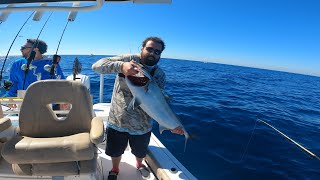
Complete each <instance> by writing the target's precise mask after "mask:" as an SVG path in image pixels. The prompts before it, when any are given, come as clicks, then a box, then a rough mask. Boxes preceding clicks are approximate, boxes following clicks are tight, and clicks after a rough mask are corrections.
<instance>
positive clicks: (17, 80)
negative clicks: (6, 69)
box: [6, 39, 65, 97]
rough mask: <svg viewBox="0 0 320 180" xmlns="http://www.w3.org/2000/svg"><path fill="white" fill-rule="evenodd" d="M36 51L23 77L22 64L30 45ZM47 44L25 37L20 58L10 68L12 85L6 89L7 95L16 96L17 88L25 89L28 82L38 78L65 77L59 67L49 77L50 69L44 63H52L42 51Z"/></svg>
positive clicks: (45, 49)
mask: <svg viewBox="0 0 320 180" xmlns="http://www.w3.org/2000/svg"><path fill="white" fill-rule="evenodd" d="M33 46H35V48H34V49H33V50H34V51H35V53H36V55H35V58H34V60H33V61H32V63H31V64H30V66H29V72H28V74H27V75H26V77H25V71H24V70H23V66H26V64H27V58H28V57H29V54H30V52H31V50H32V47H33ZM47 48H48V45H47V44H46V43H45V42H44V41H42V40H36V39H27V42H26V43H25V45H23V46H21V49H20V51H21V53H22V57H23V58H21V59H18V60H16V61H15V62H14V63H13V64H12V66H11V69H10V81H11V82H12V83H13V86H12V87H11V88H10V90H9V91H7V93H6V96H7V97H17V91H18V90H26V89H27V88H28V86H29V85H30V84H32V83H33V82H35V81H38V80H44V79H65V76H64V75H63V73H62V70H61V67H60V66H59V64H58V66H57V67H56V73H55V74H54V75H53V77H52V78H51V76H50V71H47V70H45V68H44V67H45V65H52V60H51V59H45V57H44V55H43V54H44V53H46V52H47Z"/></svg>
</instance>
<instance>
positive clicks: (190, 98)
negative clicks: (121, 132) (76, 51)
mask: <svg viewBox="0 0 320 180" xmlns="http://www.w3.org/2000/svg"><path fill="white" fill-rule="evenodd" d="M75 57H78V59H79V60H80V62H81V63H82V69H83V70H82V74H86V75H89V76H90V78H91V93H92V95H93V97H94V102H95V103H97V102H98V101H99V83H100V79H99V78H100V76H99V74H96V73H94V72H93V71H92V70H91V65H92V63H94V62H95V61H97V60H98V59H100V58H102V57H104V56H80V55H79V56H72V55H68V56H62V61H61V66H62V68H63V70H64V72H65V75H68V74H70V73H71V72H72V62H73V60H74V58H75ZM15 58H16V57H10V58H9V61H8V62H7V64H6V66H5V72H4V79H6V78H7V77H8V71H9V68H10V64H11V63H12V61H13V59H15ZM0 59H1V61H0V62H3V57H2V58H0ZM1 65H2V64H1ZM160 66H161V67H163V69H164V70H165V72H166V74H167V86H166V93H167V94H168V95H170V96H171V97H172V100H171V103H170V104H171V107H172V108H173V110H174V111H175V112H176V113H177V115H178V116H179V117H180V119H181V121H182V123H183V124H184V126H185V128H186V129H187V130H188V131H189V133H191V134H193V135H194V136H195V138H194V139H192V140H189V141H188V144H187V149H186V152H183V149H184V137H183V136H178V135H174V134H171V133H170V132H164V133H163V134H162V135H160V134H159V131H158V127H157V124H156V123H155V126H154V130H153V132H154V133H155V134H156V135H157V137H158V138H159V139H160V140H161V142H162V143H163V144H164V145H165V146H166V147H167V148H168V149H169V150H170V151H171V152H172V154H173V155H174V156H175V157H176V158H177V159H178V160H179V161H180V162H181V163H182V164H183V165H184V166H185V167H186V168H187V169H188V170H189V171H190V172H191V173H192V174H193V175H194V176H196V177H197V178H198V179H271V178H273V179H320V161H319V160H317V159H316V158H313V157H311V156H310V155H308V154H307V153H305V152H304V151H302V150H301V149H300V148H298V147H297V146H295V145H294V144H293V143H291V142H289V141H288V140H287V139H285V138H284V137H283V136H281V135H280V134H279V133H277V132H275V131H274V130H272V129H271V128H270V127H268V126H266V125H265V124H263V123H261V122H257V121H256V120H257V119H258V118H259V119H262V120H264V121H266V122H268V123H269V124H271V125H273V126H274V127H276V128H277V129H279V130H280V131H282V132H283V133H285V134H286V135H288V136H289V137H291V138H292V139H294V140H295V141H297V142H298V143H300V144H301V145H303V146H305V147H306V148H308V149H309V150H310V151H311V152H313V153H315V154H316V155H318V156H320V77H314V76H307V75H300V74H293V73H285V72H278V71H270V70H262V69H255V68H248V67H240V66H231V65H223V64H215V63H206V62H199V61H187V60H174V59H162V60H161V61H160ZM114 78H115V75H106V76H105V79H104V81H105V82H104V83H105V87H104V91H105V95H104V102H110V100H111V92H112V87H113V82H114ZM2 94H3V92H2ZM249 140H250V141H249ZM248 142H250V143H248Z"/></svg>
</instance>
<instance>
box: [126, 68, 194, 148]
mask: <svg viewBox="0 0 320 180" xmlns="http://www.w3.org/2000/svg"><path fill="white" fill-rule="evenodd" d="M139 66H140V67H141V69H140V72H142V76H141V73H140V76H126V77H125V81H126V83H127V85H128V87H129V89H130V91H131V93H132V95H133V99H132V101H131V102H130V104H129V106H128V110H134V109H135V108H136V107H138V106H140V107H141V108H142V109H143V110H144V111H145V112H146V113H147V114H148V115H149V116H150V117H151V118H152V119H154V120H156V121H157V122H158V123H159V130H160V133H162V132H163V131H164V130H173V129H175V128H177V127H181V128H182V130H183V132H184V136H185V138H186V139H185V147H184V150H185V149H186V145H187V141H188V139H189V134H188V133H187V131H186V130H185V129H184V127H183V125H182V124H181V122H180V120H179V119H178V117H177V116H176V114H175V113H174V112H173V111H172V109H171V108H170V106H169V105H168V103H167V101H166V98H165V96H164V95H163V93H162V91H161V89H160V88H159V86H158V85H157V83H156V82H155V81H154V80H153V78H152V76H151V75H150V73H149V72H148V71H146V70H145V69H144V68H143V65H139Z"/></svg>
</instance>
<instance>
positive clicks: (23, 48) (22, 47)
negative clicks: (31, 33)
mask: <svg viewBox="0 0 320 180" xmlns="http://www.w3.org/2000/svg"><path fill="white" fill-rule="evenodd" d="M27 48H32V47H25V46H21V48H20V50H21V51H23V50H25V49H27Z"/></svg>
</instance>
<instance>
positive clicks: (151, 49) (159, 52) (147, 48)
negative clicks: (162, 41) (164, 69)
mask: <svg viewBox="0 0 320 180" xmlns="http://www.w3.org/2000/svg"><path fill="white" fill-rule="evenodd" d="M146 50H147V51H148V53H152V52H153V53H154V54H155V55H160V54H161V53H162V51H160V50H158V49H153V48H152V47H146Z"/></svg>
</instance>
